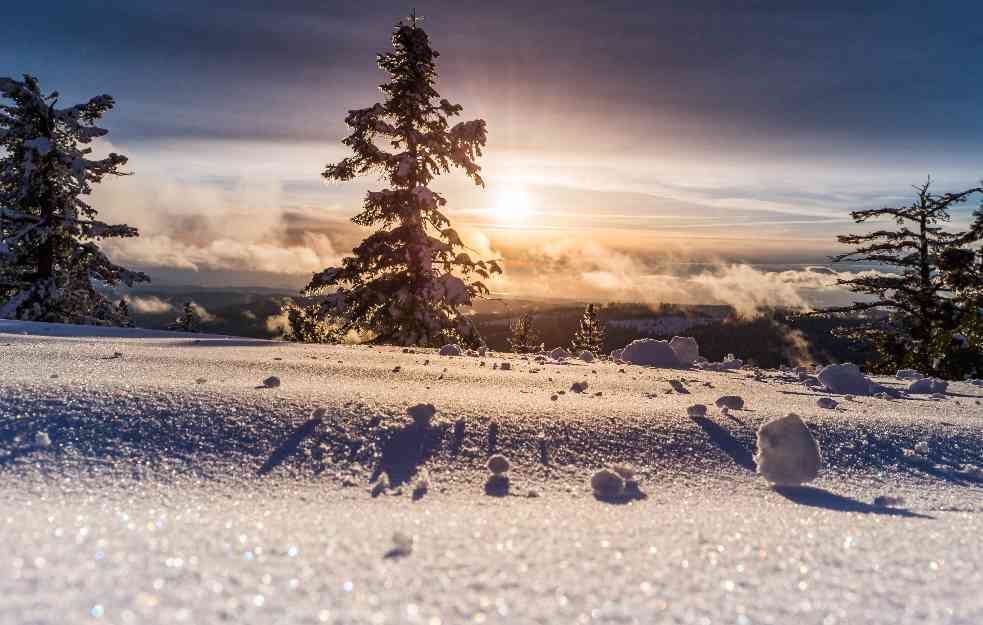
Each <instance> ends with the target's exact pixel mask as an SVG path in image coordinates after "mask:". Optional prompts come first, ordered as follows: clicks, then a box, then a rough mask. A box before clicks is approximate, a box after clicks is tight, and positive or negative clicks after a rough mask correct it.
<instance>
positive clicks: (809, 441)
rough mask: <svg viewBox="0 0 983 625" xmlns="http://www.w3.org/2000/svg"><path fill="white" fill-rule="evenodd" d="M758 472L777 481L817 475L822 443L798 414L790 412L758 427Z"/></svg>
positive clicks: (796, 481)
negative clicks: (817, 440) (814, 436)
mask: <svg viewBox="0 0 983 625" xmlns="http://www.w3.org/2000/svg"><path fill="white" fill-rule="evenodd" d="M754 460H755V462H757V464H758V473H759V474H761V475H762V476H764V478H765V479H766V480H768V481H769V482H773V483H775V484H802V483H804V482H810V481H812V480H814V479H816V476H817V475H819V464H820V462H821V461H822V457H821V456H820V453H819V445H818V444H817V443H816V439H815V438H813V436H812V433H811V432H810V431H809V429H808V428H807V427H806V426H805V423H803V422H802V419H800V418H799V416H798V415H795V414H789V415H788V416H786V417H782V418H780V419H775V420H773V421H769V422H768V423H766V424H764V425H763V426H761V427H760V428H758V453H757V454H756V455H755V456H754Z"/></svg>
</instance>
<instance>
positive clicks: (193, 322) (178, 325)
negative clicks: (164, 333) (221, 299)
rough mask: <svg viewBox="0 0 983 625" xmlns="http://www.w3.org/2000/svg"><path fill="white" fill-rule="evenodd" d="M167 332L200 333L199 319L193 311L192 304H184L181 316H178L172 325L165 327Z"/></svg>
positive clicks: (193, 306)
mask: <svg viewBox="0 0 983 625" xmlns="http://www.w3.org/2000/svg"><path fill="white" fill-rule="evenodd" d="M167 329H168V330H174V331H177V332H199V331H201V319H200V318H199V317H198V312H197V311H196V310H195V305H194V302H185V303H184V308H182V309H181V314H180V315H178V317H177V319H175V320H174V323H172V324H171V325H169V326H167Z"/></svg>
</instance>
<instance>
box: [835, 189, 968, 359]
mask: <svg viewBox="0 0 983 625" xmlns="http://www.w3.org/2000/svg"><path fill="white" fill-rule="evenodd" d="M930 185H931V180H929V181H927V182H926V183H925V184H923V185H921V186H918V187H915V190H916V192H917V197H916V199H915V201H914V202H913V203H912V204H911V205H909V206H902V207H899V208H878V209H873V210H862V211H854V212H853V213H851V216H852V217H853V220H854V221H855V222H856V223H858V224H861V223H865V222H867V221H868V220H872V219H877V218H880V217H889V218H891V219H892V220H894V222H895V223H896V224H897V228H896V229H893V230H892V229H882V230H875V231H873V232H869V233H867V234H856V235H842V236H840V237H838V239H839V241H840V243H845V244H848V245H853V246H856V249H855V250H854V251H852V252H847V253H845V254H840V255H838V256H835V257H834V258H833V261H834V262H843V261H852V262H865V263H874V264H876V265H881V266H885V267H887V268H888V269H889V271H888V272H880V271H874V272H865V273H862V274H861V275H859V276H857V277H854V278H851V279H848V280H839V281H838V284H840V285H842V286H845V287H847V288H848V289H849V290H851V291H853V292H854V293H858V294H861V295H863V296H865V299H864V301H859V302H855V303H854V304H853V305H851V306H843V307H834V308H827V309H825V310H822V311H819V312H820V313H824V314H842V313H848V314H857V313H861V314H865V315H866V316H868V317H869V318H870V319H869V322H868V323H866V324H863V325H860V326H856V327H852V328H849V329H844V330H842V331H840V332H838V333H839V334H841V335H843V336H848V337H850V338H853V339H856V340H860V341H864V342H867V343H869V344H870V345H871V346H872V347H873V348H874V349H875V350H876V351H877V352H878V354H879V359H878V361H877V362H876V363H874V368H875V369H877V370H878V371H882V372H890V371H891V370H893V369H898V368H906V367H910V368H915V369H918V370H919V371H921V372H922V373H925V374H934V375H949V376H953V375H955V374H957V373H959V372H958V371H954V370H953V366H954V365H952V366H950V365H947V366H941V363H942V360H944V356H945V354H944V352H945V350H946V349H947V346H948V345H949V344H950V341H951V340H952V337H953V334H954V333H957V330H958V328H959V326H960V324H962V323H964V322H965V319H963V317H962V315H960V314H958V310H959V307H958V306H957V304H958V303H959V302H958V300H957V298H955V297H954V295H957V294H958V292H963V293H964V296H965V297H969V295H970V294H971V292H972V289H967V288H966V286H965V285H961V283H960V282H959V281H960V280H961V279H964V278H965V279H968V277H969V275H970V274H968V273H966V271H965V269H966V267H967V265H968V266H971V265H972V260H971V257H972V256H973V254H974V253H973V252H972V251H971V250H970V249H969V248H968V246H970V245H972V244H973V243H976V242H977V241H979V240H980V239H981V238H983V223H981V219H977V222H976V224H974V226H973V227H972V228H970V229H969V230H967V231H961V232H952V231H948V230H945V229H943V227H942V224H945V223H947V222H948V221H949V220H950V215H949V210H950V209H951V208H952V207H953V206H954V205H957V204H960V203H962V202H965V201H966V199H967V198H968V197H969V196H971V195H973V194H974V193H980V192H983V188H981V187H975V188H972V189H967V190H965V191H961V192H959V193H945V194H942V195H938V194H934V193H932V192H931V191H930ZM967 255H968V257H969V258H970V260H969V261H968V262H967ZM947 263H948V267H949V268H948V270H946V269H945V268H946V266H947ZM957 283H958V284H957ZM956 369H958V367H956Z"/></svg>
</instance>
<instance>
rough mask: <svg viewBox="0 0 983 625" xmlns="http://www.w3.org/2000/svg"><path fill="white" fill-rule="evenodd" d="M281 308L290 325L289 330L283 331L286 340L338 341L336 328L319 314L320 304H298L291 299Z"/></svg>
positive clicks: (306, 341) (339, 337)
mask: <svg viewBox="0 0 983 625" xmlns="http://www.w3.org/2000/svg"><path fill="white" fill-rule="evenodd" d="M282 310H283V312H285V313H286V314H287V322H288V324H289V325H290V330H289V331H288V332H286V333H284V338H285V339H286V340H288V341H296V342H298V343H338V342H339V341H340V340H341V336H339V335H338V332H337V331H336V329H335V328H333V327H332V326H331V325H330V324H329V323H328V322H326V321H325V320H324V318H323V317H322V316H321V305H320V304H318V303H310V304H304V305H298V304H295V303H294V302H292V301H291V302H287V304H286V305H285V306H284V307H283V309H282Z"/></svg>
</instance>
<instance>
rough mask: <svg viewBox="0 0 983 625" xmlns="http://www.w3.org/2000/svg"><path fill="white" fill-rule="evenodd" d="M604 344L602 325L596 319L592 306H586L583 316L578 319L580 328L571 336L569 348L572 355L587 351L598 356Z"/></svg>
mask: <svg viewBox="0 0 983 625" xmlns="http://www.w3.org/2000/svg"><path fill="white" fill-rule="evenodd" d="M603 344H604V324H603V323H601V321H600V320H599V319H598V318H597V309H596V308H595V307H594V304H587V308H586V309H584V315H583V317H581V318H580V327H579V328H577V332H576V333H574V335H573V340H572V341H571V342H570V347H571V348H573V351H574V353H575V354H576V353H580V352H583V351H588V352H591V353H593V354H599V353H600V352H601V347H602V346H603Z"/></svg>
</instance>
